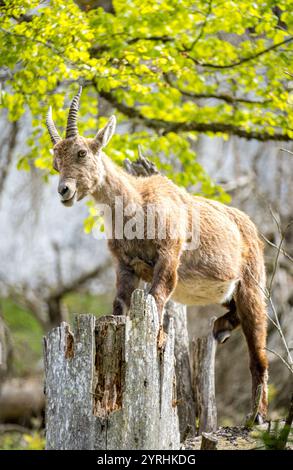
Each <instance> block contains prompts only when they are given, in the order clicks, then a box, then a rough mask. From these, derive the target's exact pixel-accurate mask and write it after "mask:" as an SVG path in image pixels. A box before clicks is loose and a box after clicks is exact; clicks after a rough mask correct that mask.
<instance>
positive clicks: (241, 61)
mask: <svg viewBox="0 0 293 470" xmlns="http://www.w3.org/2000/svg"><path fill="white" fill-rule="evenodd" d="M291 41H293V36H290V37H289V38H287V39H285V40H284V41H281V42H278V43H277V44H273V45H272V46H270V47H268V48H266V49H263V50H262V51H259V52H257V53H256V54H252V55H250V56H248V57H242V58H240V59H239V60H237V61H235V62H232V63H231V64H226V65H217V64H212V63H210V62H201V61H200V60H198V59H196V58H195V57H192V56H190V55H189V54H187V53H186V52H188V49H187V50H186V49H183V50H181V51H179V52H183V53H185V54H186V57H188V59H190V60H192V62H194V63H195V64H196V65H199V66H200V67H209V68H212V69H220V70H224V69H231V68H234V67H238V66H239V65H242V64H245V63H246V62H250V61H251V60H254V59H257V58H258V57H260V56H262V55H264V54H267V53H268V52H271V51H273V50H275V49H278V47H281V46H283V45H285V44H288V43H289V42H291Z"/></svg>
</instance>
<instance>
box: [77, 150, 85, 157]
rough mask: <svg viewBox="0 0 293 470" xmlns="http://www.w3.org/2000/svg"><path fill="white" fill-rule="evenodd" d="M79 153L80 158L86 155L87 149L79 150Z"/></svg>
mask: <svg viewBox="0 0 293 470" xmlns="http://www.w3.org/2000/svg"><path fill="white" fill-rule="evenodd" d="M77 155H78V157H79V158H84V157H86V150H79V151H78V153H77Z"/></svg>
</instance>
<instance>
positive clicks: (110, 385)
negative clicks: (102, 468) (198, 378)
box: [44, 290, 180, 450]
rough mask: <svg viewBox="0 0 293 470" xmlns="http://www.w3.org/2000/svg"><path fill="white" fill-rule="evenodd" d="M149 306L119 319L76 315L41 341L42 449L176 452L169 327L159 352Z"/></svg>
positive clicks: (140, 297)
mask: <svg viewBox="0 0 293 470" xmlns="http://www.w3.org/2000/svg"><path fill="white" fill-rule="evenodd" d="M158 332H159V322H158V314H157V309H156V305H155V301H154V299H153V298H152V297H151V296H146V295H145V294H144V292H143V291H142V290H136V291H135V292H134V294H133V296H132V303H131V309H130V312H129V316H127V317H114V316H105V317H101V318H96V317H95V316H93V315H79V316H77V318H76V325H75V330H74V332H73V333H72V332H71V331H70V329H69V326H68V325H67V324H66V323H62V324H61V326H60V327H58V328H55V329H54V330H52V331H51V332H50V333H49V334H48V335H47V337H46V338H45V340H44V357H45V374H46V386H45V390H46V398H47V409H46V424H47V429H46V439H47V443H46V447H47V449H94V450H107V449H111V450H115V449H121V450H122V449H146V450H156V449H179V441H180V439H179V437H180V436H179V423H178V416H177V406H176V401H177V399H176V381H175V368H174V341H175V338H174V326H173V321H172V320H171V321H170V322H169V326H168V330H167V337H166V342H165V345H164V349H163V350H162V349H161V350H160V349H158V346H157V337H158Z"/></svg>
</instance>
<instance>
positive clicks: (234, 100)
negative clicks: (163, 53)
mask: <svg viewBox="0 0 293 470" xmlns="http://www.w3.org/2000/svg"><path fill="white" fill-rule="evenodd" d="M163 75H164V78H165V81H166V83H168V85H170V86H171V87H172V88H175V89H176V90H178V91H179V92H180V93H181V94H182V95H183V96H187V97H189V98H193V99H209V98H214V99H216V100H221V101H225V102H226V103H229V104H234V103H244V104H252V105H262V106H263V105H265V104H267V103H269V102H270V101H271V100H264V101H258V100H250V99H248V98H235V97H234V96H231V95H228V94H227V93H219V94H217V93H192V92H191V91H186V90H182V88H179V87H178V86H176V85H175V84H174V83H173V82H172V80H171V79H170V76H169V75H168V74H167V73H164V74H163Z"/></svg>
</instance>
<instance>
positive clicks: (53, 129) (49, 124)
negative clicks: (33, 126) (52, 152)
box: [46, 106, 61, 145]
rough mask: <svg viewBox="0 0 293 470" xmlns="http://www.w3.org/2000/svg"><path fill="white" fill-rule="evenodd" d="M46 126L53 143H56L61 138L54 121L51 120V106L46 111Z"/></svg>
mask: <svg viewBox="0 0 293 470" xmlns="http://www.w3.org/2000/svg"><path fill="white" fill-rule="evenodd" d="M46 126H47V129H48V131H49V134H50V137H51V140H52V143H53V145H55V144H57V142H59V141H60V140H61V137H60V135H59V133H58V131H57V129H56V126H55V124H54V121H53V117H52V108H51V106H50V108H49V110H48V112H47V116H46Z"/></svg>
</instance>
